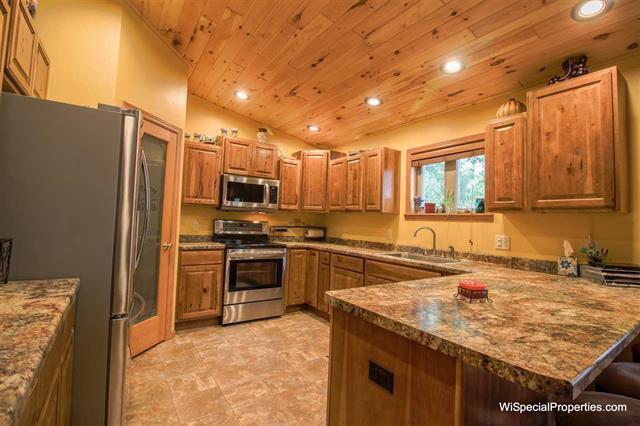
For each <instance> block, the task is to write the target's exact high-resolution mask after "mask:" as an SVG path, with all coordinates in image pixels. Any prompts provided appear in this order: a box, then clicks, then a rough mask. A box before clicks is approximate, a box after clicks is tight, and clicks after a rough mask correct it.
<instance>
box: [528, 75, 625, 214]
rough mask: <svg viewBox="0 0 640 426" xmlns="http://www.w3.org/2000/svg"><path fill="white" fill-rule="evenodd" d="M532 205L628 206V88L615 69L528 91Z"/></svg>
mask: <svg viewBox="0 0 640 426" xmlns="http://www.w3.org/2000/svg"><path fill="white" fill-rule="evenodd" d="M527 105H528V108H529V111H528V120H527V127H528V138H527V146H526V158H527V160H526V162H527V163H526V170H527V174H526V176H527V194H528V195H527V200H528V204H529V207H530V208H531V209H542V210H557V209H596V210H613V209H616V210H625V209H626V198H627V197H626V196H625V195H626V194H625V192H626V191H627V189H626V174H627V166H626V161H628V158H627V154H626V146H625V140H624V135H623V131H624V127H625V126H624V121H623V119H624V116H625V112H624V87H623V81H622V79H621V78H620V77H619V75H618V70H617V69H616V67H612V68H607V69H604V70H601V71H597V72H592V73H590V74H587V75H584V76H581V77H578V78H574V79H572V80H568V81H565V82H562V83H558V84H555V85H551V86H547V87H544V88H541V89H538V90H533V91H530V92H528V93H527Z"/></svg>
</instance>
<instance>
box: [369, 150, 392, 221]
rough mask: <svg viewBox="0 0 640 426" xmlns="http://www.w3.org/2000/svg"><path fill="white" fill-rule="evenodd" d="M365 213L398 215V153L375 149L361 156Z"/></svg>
mask: <svg viewBox="0 0 640 426" xmlns="http://www.w3.org/2000/svg"><path fill="white" fill-rule="evenodd" d="M362 159H363V160H362V162H363V165H364V183H363V195H362V197H363V204H364V210H365V211H376V212H382V213H398V212H399V210H400V151H396V150H395V149H389V148H377V149H372V150H369V151H366V152H364V153H363V154H362Z"/></svg>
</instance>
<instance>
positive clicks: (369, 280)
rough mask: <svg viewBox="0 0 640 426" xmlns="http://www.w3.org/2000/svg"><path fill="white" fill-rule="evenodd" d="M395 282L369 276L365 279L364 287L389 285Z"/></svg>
mask: <svg viewBox="0 0 640 426" xmlns="http://www.w3.org/2000/svg"><path fill="white" fill-rule="evenodd" d="M392 282H393V280H388V279H386V278H380V277H374V276H373V275H367V276H366V277H365V279H364V285H365V286H369V285H378V284H389V283H392Z"/></svg>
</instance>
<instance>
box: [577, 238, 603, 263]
mask: <svg viewBox="0 0 640 426" xmlns="http://www.w3.org/2000/svg"><path fill="white" fill-rule="evenodd" d="M580 252H581V253H584V254H586V255H587V260H588V261H589V265H591V266H602V264H603V263H604V260H605V259H606V258H607V254H609V249H606V248H598V246H597V245H596V242H595V241H593V240H592V239H591V235H589V237H587V245H586V247H582V248H581V249H580Z"/></svg>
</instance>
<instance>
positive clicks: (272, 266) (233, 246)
mask: <svg viewBox="0 0 640 426" xmlns="http://www.w3.org/2000/svg"><path fill="white" fill-rule="evenodd" d="M213 240H214V241H217V242H221V243H224V244H225V246H226V264H225V265H226V267H225V280H224V298H223V308H222V324H223V325H226V324H233V323H236V322H241V321H249V320H254V319H259V318H268V317H274V316H279V315H282V314H283V313H284V291H283V283H284V279H283V278H284V268H285V261H286V254H287V251H286V248H285V246H284V245H283V244H277V243H272V242H270V241H269V223H268V222H259V221H255V222H252V221H242V220H216V221H214V233H213Z"/></svg>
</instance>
